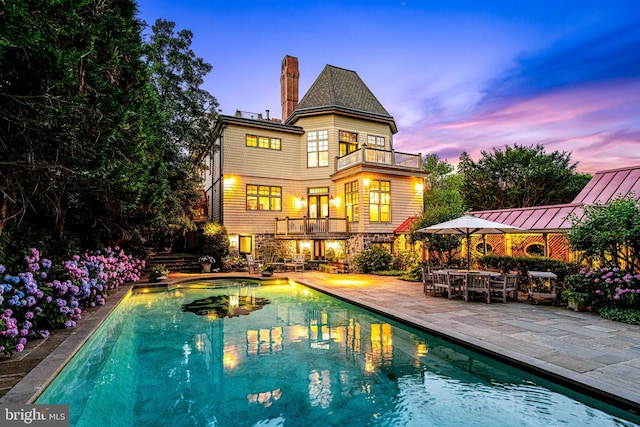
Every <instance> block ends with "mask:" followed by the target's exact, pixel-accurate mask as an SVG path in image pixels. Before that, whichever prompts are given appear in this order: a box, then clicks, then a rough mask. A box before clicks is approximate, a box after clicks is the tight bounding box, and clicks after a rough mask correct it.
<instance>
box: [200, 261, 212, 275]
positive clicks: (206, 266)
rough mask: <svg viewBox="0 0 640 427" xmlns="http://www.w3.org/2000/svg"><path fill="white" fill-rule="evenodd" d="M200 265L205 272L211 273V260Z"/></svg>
mask: <svg viewBox="0 0 640 427" xmlns="http://www.w3.org/2000/svg"><path fill="white" fill-rule="evenodd" d="M200 266H201V267H202V272H203V273H211V263H210V262H203V263H201V264H200Z"/></svg>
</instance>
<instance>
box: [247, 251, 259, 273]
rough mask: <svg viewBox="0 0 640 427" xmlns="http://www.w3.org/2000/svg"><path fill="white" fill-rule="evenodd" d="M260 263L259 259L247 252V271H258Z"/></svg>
mask: <svg viewBox="0 0 640 427" xmlns="http://www.w3.org/2000/svg"><path fill="white" fill-rule="evenodd" d="M260 267H262V263H261V262H260V260H259V259H255V258H254V257H253V255H251V254H247V271H248V272H249V273H260Z"/></svg>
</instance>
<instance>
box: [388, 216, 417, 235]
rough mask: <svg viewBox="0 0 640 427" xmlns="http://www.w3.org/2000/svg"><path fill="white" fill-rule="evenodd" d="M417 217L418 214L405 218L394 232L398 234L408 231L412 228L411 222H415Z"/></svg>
mask: <svg viewBox="0 0 640 427" xmlns="http://www.w3.org/2000/svg"><path fill="white" fill-rule="evenodd" d="M416 218H417V217H416V216H410V217H409V218H407V219H405V220H404V222H403V223H402V224H400V225H399V226H398V228H396V229H395V230H393V232H394V233H396V234H403V233H408V232H409V229H410V228H411V224H413V222H414V221H415V220H416Z"/></svg>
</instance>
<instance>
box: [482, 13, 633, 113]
mask: <svg viewBox="0 0 640 427" xmlns="http://www.w3.org/2000/svg"><path fill="white" fill-rule="evenodd" d="M638 78H640V32H638V30H637V25H636V26H634V27H625V28H617V29H615V30H610V31H607V32H603V33H600V34H596V35H589V36H586V37H585V36H583V35H582V34H579V35H575V36H573V37H569V38H566V39H563V40H561V41H559V42H557V43H556V44H554V45H552V46H551V47H549V48H546V49H545V50H544V51H543V52H541V53H540V54H539V55H536V56H530V57H522V58H520V59H519V60H518V61H517V63H516V65H515V66H514V67H512V68H511V69H509V70H507V71H506V72H505V73H503V74H502V75H499V76H497V77H496V78H495V79H494V80H493V81H492V82H490V84H489V85H488V86H487V87H486V88H485V98H484V99H483V101H482V104H488V105H489V106H491V105H492V104H493V103H495V102H497V101H500V100H503V99H513V98H522V97H528V96H532V95H535V94H541V93H546V92H549V91H552V90H557V89H561V88H565V87H571V86H580V85H583V84H589V83H598V82H605V81H612V80H619V79H638Z"/></svg>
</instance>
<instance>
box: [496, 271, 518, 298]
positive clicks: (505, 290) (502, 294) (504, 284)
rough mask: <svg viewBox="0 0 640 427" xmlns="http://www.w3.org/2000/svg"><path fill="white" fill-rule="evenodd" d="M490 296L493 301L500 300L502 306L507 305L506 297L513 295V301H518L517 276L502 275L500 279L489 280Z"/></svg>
mask: <svg viewBox="0 0 640 427" xmlns="http://www.w3.org/2000/svg"><path fill="white" fill-rule="evenodd" d="M490 286H491V296H492V298H494V299H499V300H502V303H503V304H506V303H507V296H508V295H509V293H510V292H512V293H513V300H514V301H518V275H517V274H504V275H502V276H500V277H495V278H492V279H491V282H490Z"/></svg>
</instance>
